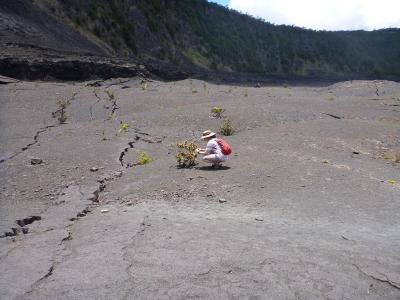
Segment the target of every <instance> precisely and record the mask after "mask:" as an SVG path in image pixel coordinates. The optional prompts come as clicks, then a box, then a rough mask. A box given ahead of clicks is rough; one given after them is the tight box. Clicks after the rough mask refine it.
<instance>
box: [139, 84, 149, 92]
mask: <svg viewBox="0 0 400 300" xmlns="http://www.w3.org/2000/svg"><path fill="white" fill-rule="evenodd" d="M141 87H142V91H147V88H148V86H147V83H146V82H142V84H141Z"/></svg>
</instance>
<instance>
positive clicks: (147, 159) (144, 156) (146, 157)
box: [137, 151, 151, 166]
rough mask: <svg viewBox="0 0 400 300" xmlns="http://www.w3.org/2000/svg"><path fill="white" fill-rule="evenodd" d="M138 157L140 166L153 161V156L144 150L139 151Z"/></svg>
mask: <svg viewBox="0 0 400 300" xmlns="http://www.w3.org/2000/svg"><path fill="white" fill-rule="evenodd" d="M137 158H138V162H137V165H139V166H143V165H146V164H148V163H150V162H151V157H150V156H149V155H147V153H146V152H144V151H140V152H139V153H138V156H137Z"/></svg>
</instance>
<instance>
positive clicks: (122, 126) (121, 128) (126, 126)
mask: <svg viewBox="0 0 400 300" xmlns="http://www.w3.org/2000/svg"><path fill="white" fill-rule="evenodd" d="M129 127H130V126H129V124H128V123H121V124H120V125H119V128H118V131H117V135H120V134H121V133H123V132H127V131H128V129H129Z"/></svg>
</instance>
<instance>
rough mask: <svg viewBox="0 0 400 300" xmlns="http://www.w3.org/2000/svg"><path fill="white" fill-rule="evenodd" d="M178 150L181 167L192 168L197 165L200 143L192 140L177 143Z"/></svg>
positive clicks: (177, 156) (177, 158) (177, 157)
mask: <svg viewBox="0 0 400 300" xmlns="http://www.w3.org/2000/svg"><path fill="white" fill-rule="evenodd" d="M176 147H177V149H178V152H177V153H176V156H175V157H176V161H177V162H178V167H180V168H191V167H193V166H194V165H196V159H197V153H196V149H197V148H198V145H197V144H196V143H194V142H191V141H183V142H180V143H177V144H176Z"/></svg>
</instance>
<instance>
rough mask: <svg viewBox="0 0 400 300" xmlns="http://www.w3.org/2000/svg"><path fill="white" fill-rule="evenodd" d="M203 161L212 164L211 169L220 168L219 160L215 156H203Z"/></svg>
mask: <svg viewBox="0 0 400 300" xmlns="http://www.w3.org/2000/svg"><path fill="white" fill-rule="evenodd" d="M203 161H205V162H207V163H210V164H212V165H213V167H220V166H221V160H220V159H219V158H218V157H217V155H215V154H210V155H206V156H204V157H203Z"/></svg>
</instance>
